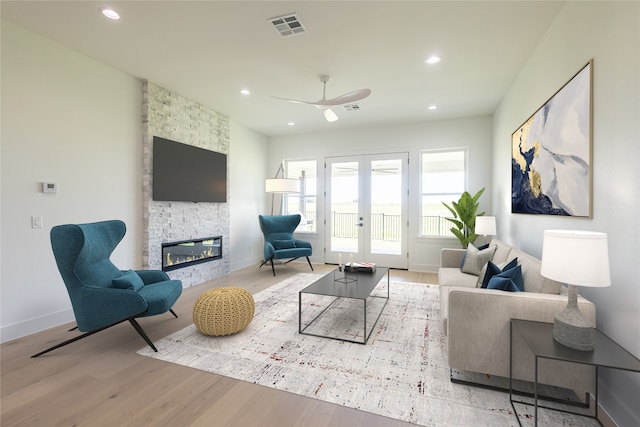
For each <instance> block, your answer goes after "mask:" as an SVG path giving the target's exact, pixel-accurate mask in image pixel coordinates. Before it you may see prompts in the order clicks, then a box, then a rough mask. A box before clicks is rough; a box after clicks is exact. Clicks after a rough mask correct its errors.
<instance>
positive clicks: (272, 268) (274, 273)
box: [271, 258, 276, 276]
mask: <svg viewBox="0 0 640 427" xmlns="http://www.w3.org/2000/svg"><path fill="white" fill-rule="evenodd" d="M271 271H273V275H274V276H275V275H276V268H275V267H274V266H273V258H271Z"/></svg>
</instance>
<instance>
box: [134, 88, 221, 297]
mask: <svg viewBox="0 0 640 427" xmlns="http://www.w3.org/2000/svg"><path fill="white" fill-rule="evenodd" d="M142 90H143V97H142V101H143V106H142V107H143V108H142V124H143V126H142V163H143V170H142V203H143V233H144V236H143V240H142V251H143V257H142V265H143V267H144V268H148V269H152V270H160V269H162V270H165V271H166V272H167V274H169V277H171V278H172V279H177V280H181V281H182V285H183V286H184V287H190V286H193V285H197V284H200V283H205V282H207V281H210V280H213V279H215V278H218V277H221V276H224V275H225V274H229V271H230V268H229V251H222V248H223V247H226V248H228V247H229V235H230V231H229V228H230V211H229V203H228V202H226V203H208V202H201V203H192V202H168V201H156V200H153V197H152V193H153V173H152V172H153V170H152V168H153V137H154V136H159V137H162V138H166V139H170V140H173V141H178V142H181V143H183V144H188V145H193V146H195V147H200V148H204V149H208V150H212V151H216V152H218V153H223V154H227V155H228V154H229V144H230V138H229V118H228V117H227V116H225V115H223V114H219V113H217V112H215V111H212V110H211V109H209V108H207V107H204V106H203V105H201V104H198V103H197V102H194V101H192V100H190V99H187V98H185V97H183V96H180V95H178V94H177V93H175V92H172V91H170V90H167V89H165V88H162V87H160V86H158V85H156V84H154V83H152V82H148V81H143V83H142ZM227 190H228V189H227ZM200 236H222V237H217V238H216V239H219V243H220V245H219V246H216V245H217V243H213V244H209V243H206V244H205V243H203V242H204V241H208V240H211V239H213V238H210V237H203V238H200ZM194 237H198V238H197V239H196V238H194ZM192 240H193V242H192ZM197 240H201V241H202V242H196V241H197ZM187 241H188V242H189V243H188V244H187ZM167 242H178V246H179V247H178V250H179V251H182V252H187V251H190V250H191V248H192V247H195V245H202V246H203V247H204V246H206V248H205V249H206V250H209V249H210V250H211V251H212V253H213V255H212V256H211V257H209V256H207V257H205V258H214V259H215V262H205V261H211V259H205V261H198V262H178V263H177V265H178V267H177V268H175V269H174V268H170V269H168V270H167V269H166V267H167V266H166V265H165V264H166V261H167V258H166V254H165V253H163V251H161V248H162V245H163V244H165V243H167ZM183 243H184V244H183ZM192 244H193V245H194V246H191V245H192ZM217 250H219V251H220V253H219V254H215V251H217ZM173 256H174V255H172V258H171V259H172V261H171V262H172V263H174V265H176V264H175V261H174V260H173ZM191 256H192V255H191V254H188V255H187V257H191ZM198 256H199V255H198ZM174 265H172V266H171V267H173V266H174Z"/></svg>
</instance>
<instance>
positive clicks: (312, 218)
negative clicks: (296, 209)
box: [282, 158, 319, 234]
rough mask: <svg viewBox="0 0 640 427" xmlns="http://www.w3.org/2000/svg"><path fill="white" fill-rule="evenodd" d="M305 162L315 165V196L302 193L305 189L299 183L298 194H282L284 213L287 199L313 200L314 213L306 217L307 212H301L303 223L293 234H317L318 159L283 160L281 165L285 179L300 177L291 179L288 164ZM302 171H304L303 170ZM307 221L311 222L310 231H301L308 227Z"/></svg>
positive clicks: (287, 206) (287, 205)
mask: <svg viewBox="0 0 640 427" xmlns="http://www.w3.org/2000/svg"><path fill="white" fill-rule="evenodd" d="M305 162H314V164H315V180H316V185H315V192H314V193H315V194H311V195H307V194H305V193H304V191H305V188H304V184H303V183H301V185H300V193H297V194H284V195H283V196H284V206H283V210H284V212H287V213H288V212H289V198H290V197H291V198H293V197H295V198H297V199H298V200H299V199H301V198H305V199H307V200H308V199H313V203H314V204H315V211H314V212H313V214H312V215H308V214H309V211H306V212H303V215H304V219H305V223H301V224H300V225H299V226H298V228H296V230H295V233H311V234H315V233H318V178H319V176H318V159H315V158H302V159H284V160H283V162H282V164H283V169H284V170H283V175H284V177H285V178H300V177H291V176H289V171H290V169H291V167H290V164H291V163H305ZM303 170H304V169H303ZM308 221H312V225H311V228H312V229H311V230H309V229H303V227H305V226H308V225H309V223H308Z"/></svg>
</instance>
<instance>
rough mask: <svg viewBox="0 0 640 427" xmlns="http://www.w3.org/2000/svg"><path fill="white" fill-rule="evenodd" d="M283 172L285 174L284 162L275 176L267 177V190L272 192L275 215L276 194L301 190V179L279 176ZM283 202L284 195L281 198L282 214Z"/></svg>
mask: <svg viewBox="0 0 640 427" xmlns="http://www.w3.org/2000/svg"><path fill="white" fill-rule="evenodd" d="M281 172H282V174H283V175H284V168H283V167H282V164H281V165H280V167H279V168H278V171H277V172H276V175H275V176H274V177H273V178H270V179H267V181H266V182H265V191H266V192H267V193H271V215H273V204H274V200H275V195H276V194H292V193H299V192H300V180H299V179H296V178H284V176H283V177H282V178H278V175H279V174H280V173H281ZM282 202H283V197H281V198H280V215H282Z"/></svg>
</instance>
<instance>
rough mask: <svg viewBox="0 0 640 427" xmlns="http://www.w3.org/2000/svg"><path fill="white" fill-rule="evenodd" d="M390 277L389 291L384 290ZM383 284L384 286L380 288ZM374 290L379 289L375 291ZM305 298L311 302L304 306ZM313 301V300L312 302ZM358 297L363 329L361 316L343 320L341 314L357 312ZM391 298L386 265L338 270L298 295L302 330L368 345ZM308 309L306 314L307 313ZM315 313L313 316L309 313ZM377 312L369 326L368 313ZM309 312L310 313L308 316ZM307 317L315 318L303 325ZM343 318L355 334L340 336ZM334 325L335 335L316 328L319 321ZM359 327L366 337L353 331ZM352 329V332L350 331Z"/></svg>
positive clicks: (310, 333)
mask: <svg viewBox="0 0 640 427" xmlns="http://www.w3.org/2000/svg"><path fill="white" fill-rule="evenodd" d="M385 275H386V276H387V280H386V288H387V289H386V292H384V286H385V280H383V279H384V276H385ZM379 285H380V288H378V289H376V288H377V287H378V286H379ZM374 289H376V292H375V293H374ZM303 297H304V298H305V301H307V305H304V306H303ZM309 300H311V303H309ZM358 300H360V301H361V304H362V316H360V317H361V319H362V328H361V329H360V328H359V327H358V326H359V323H360V319H353V318H350V319H349V320H347V319H341V318H340V316H341V314H344V313H348V315H353V314H355V311H356V310H357V312H358V313H360V311H359V309H357V307H355V306H354V305H355V304H360V303H358ZM388 301H389V269H388V268H385V267H378V268H376V271H375V272H373V273H363V272H360V273H346V274H345V273H344V272H340V271H338V270H334V271H332V272H330V273H329V274H327V275H325V276H323V277H322V278H320V279H318V280H316V281H315V282H314V283H312V284H311V285H309V286H307V287H306V288H304V289H303V290H301V291H300V292H299V294H298V332H299V333H301V334H304V335H312V336H317V337H322V338H331V339H336V340H340V341H347V342H353V343H357V344H366V343H367V341H369V337H370V336H371V333H372V332H373V328H374V327H375V325H376V323H378V320H379V319H380V316H381V315H382V312H383V311H384V308H385V307H386V305H387V302H388ZM345 302H346V304H347V305H348V304H352V306H351V308H349V307H347V308H346V309H345V308H343V307H340V306H339V305H340V304H343V303H345ZM303 311H305V313H303ZM309 312H311V315H309ZM368 312H369V314H370V315H371V314H373V316H376V314H377V317H375V320H374V321H373V323H371V322H369V324H370V326H369V327H367V325H368V323H367V317H371V316H367V313H368ZM305 314H306V316H304V315H305ZM303 317H307V318H312V320H311V321H310V322H308V323H305V324H303ZM341 321H344V322H343V323H344V325H348V326H349V328H348V329H349V330H351V333H350V335H351V337H350V336H346V335H347V334H343V335H342V336H341V335H340V327H341ZM323 322H324V323H325V324H330V325H331V328H332V329H333V332H334V334H328V333H326V332H323V329H322V327H321V328H319V329H318V328H315V329H314V326H316V325H318V324H319V323H323ZM355 329H357V330H358V331H362V339H361V340H360V339H359V336H360V333H359V332H358V333H357V334H354V333H353V330H355ZM346 332H348V331H346Z"/></svg>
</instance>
